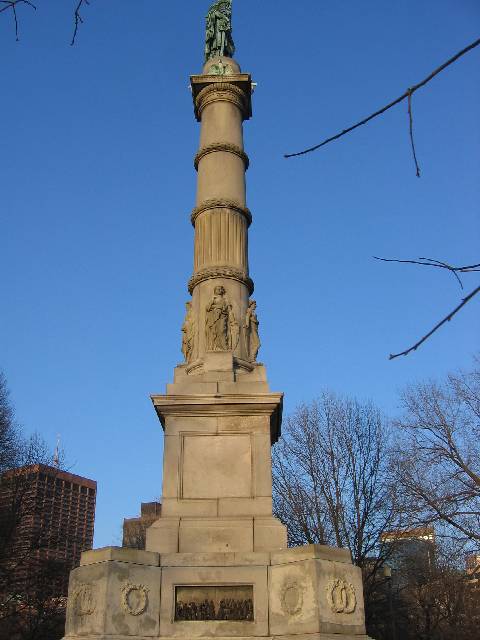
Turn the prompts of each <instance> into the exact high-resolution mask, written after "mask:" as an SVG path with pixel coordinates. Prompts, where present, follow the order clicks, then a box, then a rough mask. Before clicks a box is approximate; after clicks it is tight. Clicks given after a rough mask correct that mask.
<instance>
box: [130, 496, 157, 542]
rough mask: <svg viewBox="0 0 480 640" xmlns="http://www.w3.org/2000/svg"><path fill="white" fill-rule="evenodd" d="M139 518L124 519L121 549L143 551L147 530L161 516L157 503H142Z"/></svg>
mask: <svg viewBox="0 0 480 640" xmlns="http://www.w3.org/2000/svg"><path fill="white" fill-rule="evenodd" d="M140 514H141V515H140V517H139V518H125V519H124V521H123V543H122V546H123V547H129V548H131V549H145V541H146V535H147V529H148V527H149V526H150V525H152V524H153V523H154V522H155V520H158V518H160V516H161V514H162V505H161V504H160V503H159V502H142V506H141V511H140Z"/></svg>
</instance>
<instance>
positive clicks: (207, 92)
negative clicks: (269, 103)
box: [190, 73, 252, 122]
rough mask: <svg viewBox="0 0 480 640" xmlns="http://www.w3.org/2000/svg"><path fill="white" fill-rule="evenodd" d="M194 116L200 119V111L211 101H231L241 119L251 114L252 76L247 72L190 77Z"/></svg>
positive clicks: (247, 117) (245, 118) (246, 118)
mask: <svg viewBox="0 0 480 640" xmlns="http://www.w3.org/2000/svg"><path fill="white" fill-rule="evenodd" d="M190 82H191V87H192V96H193V105H194V109H195V117H196V119H197V120H198V122H200V121H201V119H202V111H203V110H204V109H205V107H206V106H207V105H209V104H211V103H212V102H231V103H232V104H234V105H236V106H237V107H238V108H239V110H240V111H241V113H242V116H243V119H244V120H248V119H249V118H250V117H251V116H252V78H251V76H250V74H248V73H236V74H233V75H226V76H218V75H200V76H191V78H190Z"/></svg>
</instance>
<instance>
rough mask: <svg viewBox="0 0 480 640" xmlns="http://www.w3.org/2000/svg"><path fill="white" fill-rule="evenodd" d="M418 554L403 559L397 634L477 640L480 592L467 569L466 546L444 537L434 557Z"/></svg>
mask: <svg viewBox="0 0 480 640" xmlns="http://www.w3.org/2000/svg"><path fill="white" fill-rule="evenodd" d="M423 560H425V558H424V557H423V558H422V557H418V555H416V554H412V555H410V556H406V557H404V558H403V559H402V561H401V562H399V563H398V564H397V567H396V571H395V577H394V579H393V583H394V585H393V589H394V592H395V602H396V605H397V610H396V612H395V613H396V620H395V623H396V631H397V638H399V639H400V638H401V639H402V640H471V638H474V637H475V636H476V635H477V633H478V625H479V624H480V591H479V590H478V589H477V588H476V585H475V583H473V582H472V581H470V580H469V579H468V577H467V576H466V573H465V556H464V546H463V544H461V543H458V542H457V541H455V542H453V543H452V542H451V541H445V540H440V541H438V540H437V542H436V543H435V545H434V553H433V554H432V556H431V557H429V562H425V561H423Z"/></svg>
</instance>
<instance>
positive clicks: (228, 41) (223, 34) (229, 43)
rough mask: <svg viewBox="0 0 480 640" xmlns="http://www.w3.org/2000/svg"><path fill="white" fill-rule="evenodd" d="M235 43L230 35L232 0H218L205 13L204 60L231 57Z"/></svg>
mask: <svg viewBox="0 0 480 640" xmlns="http://www.w3.org/2000/svg"><path fill="white" fill-rule="evenodd" d="M234 54H235V44H234V42H233V37H232V0H218V1H217V2H214V3H213V4H212V6H211V7H210V10H209V12H208V14H207V31H206V34H205V62H208V60H210V59H211V58H217V57H222V56H227V57H228V58H233V55H234Z"/></svg>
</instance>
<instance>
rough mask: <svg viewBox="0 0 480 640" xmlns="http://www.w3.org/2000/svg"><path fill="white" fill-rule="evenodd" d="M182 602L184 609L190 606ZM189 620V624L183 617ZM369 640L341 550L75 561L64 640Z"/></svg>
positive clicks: (105, 555)
mask: <svg viewBox="0 0 480 640" xmlns="http://www.w3.org/2000/svg"><path fill="white" fill-rule="evenodd" d="M188 601H189V602H188ZM192 612H194V615H196V616H197V617H196V619H185V618H187V617H188V616H190V615H191V614H192ZM207 636H208V637H214V638H225V639H226V638H258V637H263V638H272V639H273V638H282V639H283V638H284V639H285V640H290V639H292V640H293V639H294V638H295V639H296V640H310V639H311V640H334V639H335V640H369V639H368V637H367V636H366V634H365V626H364V610H363V592H362V581H361V573H360V569H358V568H357V567H354V566H353V565H352V564H351V560H350V554H349V552H348V551H346V550H342V549H332V548H329V547H324V546H320V545H310V546H307V547H301V548H296V549H284V550H283V551H273V552H256V553H248V552H247V553H241V552H238V553H232V552H229V553H165V554H158V553H151V552H144V551H134V550H131V549H121V548H106V549H99V550H98V551H88V552H86V553H84V554H83V555H82V560H81V566H80V567H79V568H78V569H75V570H74V571H73V572H72V574H71V578H70V592H69V600H68V610H67V628H66V636H65V639H66V640H80V639H82V640H132V639H134V640H146V639H147V638H148V639H149V640H150V639H151V638H165V639H168V638H200V637H207Z"/></svg>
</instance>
